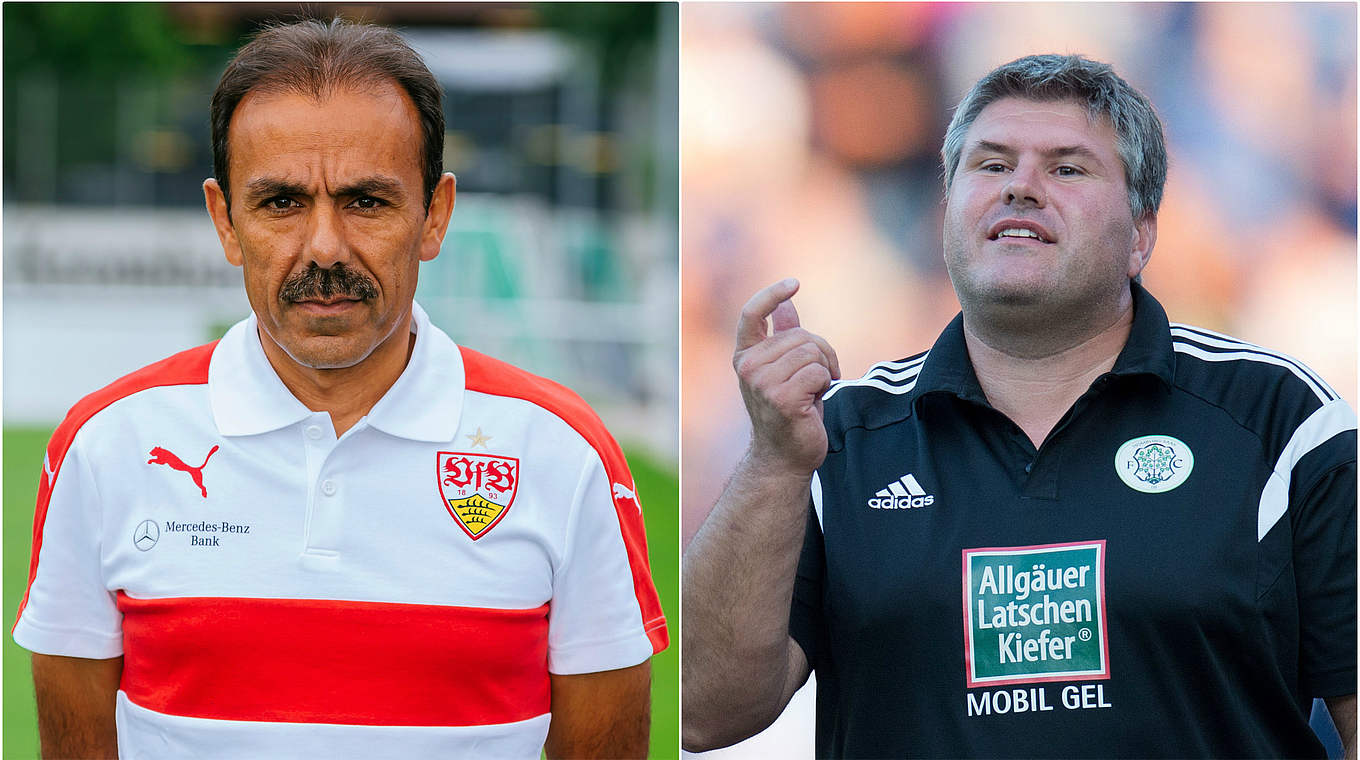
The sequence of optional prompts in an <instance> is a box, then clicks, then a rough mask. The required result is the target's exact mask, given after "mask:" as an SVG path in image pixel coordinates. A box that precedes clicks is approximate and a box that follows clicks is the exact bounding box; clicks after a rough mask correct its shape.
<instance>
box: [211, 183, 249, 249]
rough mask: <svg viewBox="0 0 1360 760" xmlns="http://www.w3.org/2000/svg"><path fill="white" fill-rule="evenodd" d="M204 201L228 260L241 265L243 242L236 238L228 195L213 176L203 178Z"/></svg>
mask: <svg viewBox="0 0 1360 760" xmlns="http://www.w3.org/2000/svg"><path fill="white" fill-rule="evenodd" d="M203 202H204V204H205V205H207V207H208V216H210V217H212V221H213V227H214V228H216V229H217V239H218V240H220V241H221V242H222V252H223V253H224V254H226V256H227V262H228V263H230V264H231V265H232V266H234V267H239V266H241V262H242V258H241V242H240V241H239V240H237V239H236V229H235V228H234V227H232V226H231V214H230V213H229V212H228V211H227V196H226V195H225V194H224V193H223V192H222V186H221V185H219V184H217V180H215V179H213V178H212V177H209V178H207V179H205V180H203Z"/></svg>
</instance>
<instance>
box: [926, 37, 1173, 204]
mask: <svg viewBox="0 0 1360 760" xmlns="http://www.w3.org/2000/svg"><path fill="white" fill-rule="evenodd" d="M1009 97H1015V98H1025V99H1028V100H1039V101H1053V100H1070V101H1073V102H1076V103H1080V104H1081V105H1082V106H1084V107H1085V108H1086V113H1087V115H1088V116H1089V117H1090V118H1091V119H1093V120H1094V119H1099V118H1102V117H1103V118H1106V119H1109V120H1110V125H1111V126H1113V127H1114V133H1115V148H1116V149H1117V150H1118V152H1119V159H1120V161H1121V162H1122V163H1123V164H1124V183H1125V184H1126V185H1127V186H1128V192H1129V210H1130V211H1131V212H1132V213H1133V218H1134V219H1140V218H1142V216H1143V215H1144V214H1148V213H1154V212H1156V211H1157V207H1158V206H1160V205H1161V203H1162V189H1163V188H1164V187H1165V186H1166V138H1165V136H1164V135H1163V133H1162V122H1161V119H1158V118H1157V112H1156V111H1155V110H1153V108H1152V104H1151V103H1149V102H1148V99H1147V98H1146V97H1144V96H1143V94H1142V93H1141V92H1139V91H1138V90H1135V89H1134V88H1133V87H1132V86H1130V85H1129V83H1128V82H1125V81H1124V80H1123V79H1122V78H1120V76H1119V75H1118V74H1116V73H1114V68H1113V67H1111V66H1110V64H1108V63H1101V62H1100V61H1093V60H1091V59H1089V58H1084V57H1082V56H1079V55H1031V56H1026V57H1024V58H1019V59H1016V60H1014V61H1011V62H1010V63H1007V64H1004V65H1002V66H999V67H997V68H996V69H993V70H992V71H990V72H988V73H987V75H986V76H984V77H982V79H979V80H978V82H977V84H975V85H973V89H971V90H969V91H968V94H967V95H965V96H964V97H963V100H962V101H960V102H959V105H958V107H957V108H956V109H955V111H954V119H953V121H951V122H950V123H949V129H948V131H946V132H945V137H944V149H943V150H941V151H940V154H941V158H942V159H943V161H944V187H945V193H946V194H948V192H949V187H950V185H951V184H952V182H953V180H954V171H955V170H956V169H957V168H958V166H959V157H960V155H959V154H960V153H961V152H962V151H963V138H964V134H965V133H967V131H968V127H970V126H972V124H973V120H974V119H976V118H977V116H978V114H979V113H981V112H982V109H983V108H985V107H987V105H988V104H990V103H993V102H995V101H997V100H1001V99H1002V98H1009Z"/></svg>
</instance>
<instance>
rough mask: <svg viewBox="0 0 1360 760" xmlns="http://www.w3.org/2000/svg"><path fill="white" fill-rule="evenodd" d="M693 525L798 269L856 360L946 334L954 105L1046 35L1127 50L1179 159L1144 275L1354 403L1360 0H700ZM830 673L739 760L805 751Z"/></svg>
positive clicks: (710, 493)
mask: <svg viewBox="0 0 1360 760" xmlns="http://www.w3.org/2000/svg"><path fill="white" fill-rule="evenodd" d="M680 27H681V56H680V58H681V66H680V71H681V96H680V114H681V138H682V141H681V146H682V154H683V156H684V162H683V166H682V176H681V187H682V194H681V207H682V210H683V212H682V219H681V224H682V230H683V232H682V240H683V246H682V250H681V260H682V267H683V272H684V276H683V278H682V286H681V287H682V296H681V304H682V318H681V321H682V330H683V340H682V351H681V372H682V373H683V375H684V377H685V383H684V387H683V389H682V399H681V405H682V409H683V410H684V413H683V418H682V431H681V435H682V440H683V453H682V466H681V472H682V481H681V482H682V498H681V503H682V504H683V512H682V535H683V537H684V540H685V541H688V540H689V538H690V536H692V535H693V533H694V531H695V530H696V529H697V528H698V526H699V524H700V522H702V520H703V517H704V516H705V515H706V514H707V512H708V510H709V509H710V508H711V505H712V504H713V502H714V500H715V499H716V498H717V496H718V494H719V492H720V491H721V489H722V486H723V484H724V483H725V481H726V479H727V477H728V475H729V474H730V472H731V468H732V465H733V464H734V463H735V461H736V459H737V458H738V457H739V456H740V455H741V452H742V451H743V450H744V448H745V447H746V444H747V440H748V437H749V424H748V422H747V419H746V416H745V413H744V411H743V408H742V404H741V399H740V396H739V394H738V393H737V383H736V379H735V377H734V375H733V372H732V369H731V352H732V344H733V335H734V331H735V326H736V320H737V313H738V311H739V310H740V307H741V305H742V304H743V303H744V302H745V301H746V299H747V298H749V297H750V295H751V294H752V293H754V292H755V291H756V290H758V289H759V288H761V287H763V286H765V285H767V284H769V283H770V282H773V281H775V280H776V279H779V278H781V277H786V276H796V277H798V278H800V279H801V280H802V282H803V287H802V291H801V292H800V293H799V294H798V295H797V296H796V297H795V299H794V301H795V303H796V304H797V306H798V310H799V313H800V315H801V317H802V323H803V325H804V326H806V327H808V328H809V329H811V330H812V331H814V332H817V333H820V334H821V335H823V336H825V337H826V338H827V339H828V340H829V341H830V342H831V344H832V345H833V346H834V347H835V348H836V350H837V352H838V354H839V356H840V362H841V368H842V373H843V375H844V376H846V377H849V378H853V377H858V376H859V375H861V374H862V373H863V372H864V371H865V370H866V369H867V368H868V367H869V365H871V364H872V363H874V362H877V361H882V360H886V359H896V358H900V357H903V356H908V355H910V354H913V353H916V352H917V351H921V350H924V349H926V348H928V347H929V346H930V344H931V343H932V342H933V341H934V339H935V337H936V336H937V335H938V333H939V331H940V330H942V329H943V328H944V326H945V324H946V323H947V322H948V321H949V319H950V318H952V317H953V315H954V314H955V313H956V312H957V310H958V303H957V301H956V300H955V298H954V294H953V291H952V290H951V288H950V285H949V281H948V278H947V276H946V274H945V271H944V266H943V262H942V260H941V258H940V255H941V253H940V239H941V230H940V222H941V216H942V212H943V202H942V197H941V190H942V184H941V181H940V164H939V148H940V142H941V140H942V138H943V135H944V129H945V127H946V125H947V124H948V121H949V118H950V117H951V116H952V108H953V106H954V105H955V104H956V103H957V102H958V100H959V99H960V98H961V97H962V96H963V94H964V92H965V91H966V90H967V88H968V87H969V86H970V85H971V84H972V82H973V81H975V80H976V79H977V78H978V77H980V76H981V75H982V74H984V73H985V72H986V71H988V70H990V69H991V68H993V67H995V66H997V65H999V64H1001V63H1004V62H1006V61H1009V60H1012V59H1014V58H1017V57H1020V56H1022V55H1027V54H1030V53H1048V52H1057V53H1069V52H1071V53H1083V54H1086V55H1087V56H1090V57H1093V58H1096V59H1100V60H1104V61H1109V62H1111V63H1113V64H1114V65H1115V68H1116V69H1117V70H1118V71H1119V72H1120V73H1121V75H1122V76H1124V77H1125V78H1126V79H1128V80H1129V81H1130V82H1131V83H1132V84H1133V85H1134V86H1136V87H1138V88H1140V89H1142V90H1143V91H1144V92H1146V93H1147V94H1148V95H1149V97H1150V98H1151V99H1152V101H1153V104H1154V105H1155V106H1156V107H1157V108H1158V109H1159V111H1160V113H1161V116H1162V119H1163V121H1164V123H1165V126H1166V130H1167V135H1168V140H1169V148H1170V153H1171V170H1170V178H1169V181H1168V183H1167V188H1166V197H1165V200H1164V202H1163V205H1162V210H1161V214H1160V218H1159V237H1158V244H1157V248H1156V250H1155V251H1154V254H1153V257H1152V262H1151V264H1150V265H1149V267H1148V269H1147V271H1146V273H1145V275H1144V282H1145V284H1146V285H1147V287H1148V288H1149V289H1150V290H1151V291H1152V293H1154V294H1155V295H1156V296H1157V297H1158V298H1159V299H1160V300H1161V301H1162V303H1163V304H1164V305H1165V306H1166V308H1167V311H1168V312H1169V314H1170V316H1171V318H1172V319H1173V320H1175V321H1180V322H1189V323H1193V324H1198V325H1201V326H1204V327H1208V328H1211V329H1214V330H1219V331H1223V332H1227V333H1230V334H1232V335H1235V336H1237V337H1240V338H1243V339H1245V340H1249V341H1252V342H1255V343H1259V344H1262V345H1265V346H1269V347H1272V348H1274V349H1276V350H1280V351H1284V352H1286V353H1289V354H1291V355H1294V356H1296V357H1298V358H1300V359H1302V360H1304V361H1305V362H1307V363H1308V364H1310V365H1311V366H1312V367H1313V368H1314V369H1316V370H1318V371H1319V372H1320V373H1321V374H1322V375H1323V377H1325V378H1326V379H1327V380H1328V381H1329V382H1330V383H1331V384H1332V385H1333V386H1334V387H1335V388H1336V389H1337V390H1338V391H1339V392H1340V393H1341V395H1342V396H1343V397H1345V398H1346V399H1348V400H1349V401H1350V402H1351V404H1352V405H1354V404H1355V403H1356V345H1357V338H1356V308H1355V295H1356V6H1355V5H1354V4H1351V3H1326V4H1323V3H1311V4H1310V3H1299V4H1295V3H1275V4H1271V3H1252V4H1238V3H1129V4H1123V3H1089V4H1088V3H1058V4H1041V3H1012V4H984V3H949V4H915V3H912V4H871V3H835V4H822V3H809V4H803V3H798V4H768V5H767V4H760V5H755V4H706V3H694V4H685V5H684V6H683V7H682V8H681V24H680ZM813 715H814V710H813V705H812V700H811V689H804V690H803V691H802V692H800V694H799V696H797V697H795V698H794V704H793V705H792V706H791V707H790V709H789V710H788V711H786V713H785V715H784V717H783V718H781V719H780V721H779V722H778V723H776V724H775V726H774V727H772V728H771V729H770V730H769V731H767V732H766V733H765V734H763V735H761V736H758V737H756V738H753V739H751V740H749V741H748V742H746V743H743V744H741V745H737V746H736V747H734V748H731V749H729V750H720V751H718V752H715V753H712V754H713V755H714V756H724V757H738V756H740V757H783V758H797V757H811V756H812V734H813Z"/></svg>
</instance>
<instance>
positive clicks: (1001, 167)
mask: <svg viewBox="0 0 1360 760" xmlns="http://www.w3.org/2000/svg"><path fill="white" fill-rule="evenodd" d="M982 170H983V171H984V172H991V173H992V174H1000V173H1001V172H1004V171H1006V165H1005V164H983V165H982Z"/></svg>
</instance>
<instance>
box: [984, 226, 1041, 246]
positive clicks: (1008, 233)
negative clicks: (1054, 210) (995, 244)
mask: <svg viewBox="0 0 1360 760" xmlns="http://www.w3.org/2000/svg"><path fill="white" fill-rule="evenodd" d="M1002 238H1028V239H1030V240H1038V241H1039V242H1040V243H1051V242H1053V241H1052V240H1049V239H1048V238H1045V237H1044V236H1043V235H1040V234H1039V233H1037V232H1035V231H1034V230H1022V229H1016V228H1014V227H1009V228H1007V229H1004V230H1002V231H1000V232H998V233H997V234H996V236H995V237H993V238H992V239H993V240H1001V239H1002Z"/></svg>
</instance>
